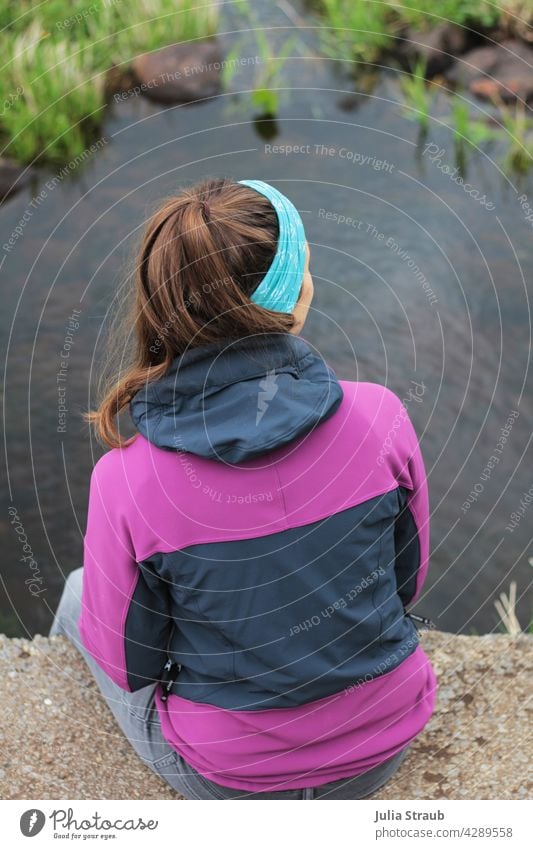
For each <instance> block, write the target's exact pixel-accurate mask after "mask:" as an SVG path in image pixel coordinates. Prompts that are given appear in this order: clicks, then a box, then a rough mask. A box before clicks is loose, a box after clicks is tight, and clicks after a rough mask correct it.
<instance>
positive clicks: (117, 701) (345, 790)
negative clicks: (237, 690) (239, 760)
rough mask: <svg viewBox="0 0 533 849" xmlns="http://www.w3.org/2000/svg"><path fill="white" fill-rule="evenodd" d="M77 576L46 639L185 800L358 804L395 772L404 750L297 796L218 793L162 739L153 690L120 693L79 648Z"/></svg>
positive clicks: (216, 786) (227, 790) (71, 577)
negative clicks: (88, 677) (87, 676)
mask: <svg viewBox="0 0 533 849" xmlns="http://www.w3.org/2000/svg"><path fill="white" fill-rule="evenodd" d="M82 572H83V570H82V569H76V570H75V571H74V572H71V574H70V575H69V577H68V579H67V582H66V584H65V589H64V591H63V595H62V597H61V601H60V603H59V607H58V609H57V613H56V616H55V619H54V623H53V625H52V628H51V630H50V636H54V635H56V634H63V635H64V636H66V637H67V638H68V639H69V640H70V641H71V642H72V643H73V644H74V645H75V646H76V648H77V649H78V651H79V652H80V653H81V654H82V655H83V658H84V660H85V662H86V663H87V666H88V667H89V669H90V671H91V673H92V675H93V677H94V679H95V681H96V683H97V685H98V687H99V688H100V692H101V694H102V696H103V697H104V699H105V701H106V702H107V705H108V707H109V709H110V710H111V712H112V713H113V716H114V717H115V719H116V721H117V722H118V724H119V726H120V728H121V730H122V731H123V733H124V734H125V736H126V737H127V739H128V740H129V742H130V743H131V745H132V746H133V748H134V749H135V751H136V752H137V754H138V755H139V757H140V758H141V760H142V761H144V763H145V764H147V765H148V766H149V767H150V768H151V769H152V770H153V771H154V772H155V773H157V775H159V776H161V778H163V779H164V780H165V781H166V782H167V783H168V784H169V785H170V786H171V787H172V788H173V789H174V790H176V791H177V792H178V793H181V795H182V796H185V798H186V799H363V798H365V797H368V796H370V795H371V794H372V793H375V792H376V791H377V790H378V788H379V787H381V786H382V785H383V784H385V782H386V781H387V780H388V779H389V778H390V777H391V776H392V775H393V774H394V773H395V772H396V770H397V769H398V767H399V765H400V763H401V762H402V760H403V759H404V757H405V755H406V752H407V747H406V748H405V749H402V751H401V752H399V753H398V754H396V755H394V757H392V758H390V759H389V760H387V761H384V762H383V763H381V764H379V766H376V767H374V768H373V769H370V770H368V771H367V772H365V773H364V774H362V775H357V776H356V777H354V778H343V779H341V780H340V781H331V782H329V783H328V784H322V785H320V786H318V787H311V788H307V789H303V790H280V791H276V792H272V793H270V792H264V793H263V792H260V793H251V792H247V791H244V790H235V789H233V788H231V787H223V786H222V785H220V784H216V783H215V782H213V781H210V780H209V779H207V778H204V776H203V775H200V773H198V772H197V771H196V770H195V769H193V767H192V766H190V765H189V764H188V763H186V762H185V761H184V760H183V758H182V757H181V756H180V755H179V754H178V752H176V750H175V749H173V748H172V746H170V745H169V744H168V743H167V741H166V740H165V739H164V737H163V735H162V733H161V725H160V722H159V715H158V712H157V708H156V706H155V702H154V697H155V687H156V685H155V684H153V685H150V686H148V687H143V689H142V690H138V691H137V692H136V693H127V692H125V691H124V690H121V689H120V687H118V686H117V685H116V684H115V683H114V682H113V681H112V680H111V678H109V677H108V676H107V675H106V673H105V672H104V671H103V670H102V669H100V667H99V666H98V664H97V663H96V661H95V660H93V658H92V657H91V656H90V654H88V653H87V651H86V650H85V648H84V647H83V645H82V643H81V640H80V635H79V631H78V618H79V615H80V606H81V605H80V599H81V578H82Z"/></svg>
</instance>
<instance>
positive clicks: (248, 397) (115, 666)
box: [80, 334, 436, 792]
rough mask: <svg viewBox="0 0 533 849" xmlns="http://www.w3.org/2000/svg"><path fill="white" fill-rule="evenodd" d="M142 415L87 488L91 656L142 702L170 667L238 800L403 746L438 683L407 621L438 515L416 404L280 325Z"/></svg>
mask: <svg viewBox="0 0 533 849" xmlns="http://www.w3.org/2000/svg"><path fill="white" fill-rule="evenodd" d="M131 414H132V418H133V421H134V423H135V425H136V428H137V430H138V431H139V433H138V435H137V436H136V438H135V440H134V441H133V442H132V444H130V445H129V446H128V447H126V448H123V449H117V450H112V451H110V452H108V453H107V454H105V455H104V456H103V457H102V458H101V459H100V460H99V462H98V463H97V464H96V466H95V468H94V471H93V474H92V478H91V488H90V501H89V514H88V521H87V531H86V535H85V559H84V578H83V598H82V614H81V619H80V631H81V635H82V639H83V642H84V645H85V647H86V648H87V650H88V651H89V652H90V653H91V655H92V656H93V657H94V658H95V660H96V661H97V662H98V663H99V664H100V666H101V667H102V668H103V669H104V670H105V671H106V672H107V674H108V675H109V676H110V677H111V678H112V679H113V681H115V682H116V683H117V684H118V685H119V686H120V687H122V688H123V689H124V690H127V691H135V690H138V689H140V688H142V687H145V686H148V685H153V684H154V682H161V681H165V679H166V677H168V676H166V671H165V670H166V669H168V667H169V666H170V665H171V664H172V669H173V670H175V671H176V672H177V674H176V675H174V674H173V675H172V676H171V680H170V681H169V683H168V684H167V685H166V686H165V688H164V689H163V687H162V686H158V687H157V694H156V703H157V707H158V711H159V714H160V718H161V727H162V731H163V734H164V736H165V738H166V739H167V740H168V742H169V743H170V744H171V746H173V747H174V748H175V749H176V750H177V751H178V752H179V753H180V754H181V756H182V757H183V758H184V759H185V761H187V762H188V763H189V764H190V765H191V766H193V767H194V768H195V769H196V770H197V771H198V772H200V773H201V774H202V775H204V776H205V777H207V778H209V779H210V780H212V781H215V782H218V783H219V784H222V785H225V786H228V787H234V788H237V789H243V790H248V791H253V792H260V791H262V790H265V791H266V790H270V791H273V790H285V789H290V788H304V787H312V786H316V785H319V784H324V783H326V782H329V781H335V780H338V779H341V778H345V777H348V776H354V775H357V774H359V773H361V772H364V771H366V770H367V769H369V768H371V767H373V766H375V765H377V764H379V763H380V762H381V761H383V760H385V759H387V758H389V757H392V755H394V754H395V753H396V752H398V751H399V750H400V749H402V748H403V747H404V746H406V745H407V744H408V743H409V742H410V741H411V740H412V739H413V738H414V737H415V736H416V735H417V734H419V732H420V731H421V730H422V728H423V727H424V726H425V724H426V723H427V721H428V719H429V717H430V715H431V713H432V710H433V706H434V700H435V691H436V680H435V676H434V673H433V670H432V668H431V665H430V663H429V660H428V658H427V657H426V655H425V653H424V651H423V650H422V648H421V647H420V645H419V641H418V636H417V631H416V628H415V626H414V624H413V622H412V620H411V619H410V617H409V616H408V615H407V614H406V608H407V606H408V605H410V604H411V603H412V602H414V601H415V600H416V599H417V597H418V596H419V594H420V591H421V589H422V585H423V582H424V578H425V576H426V571H427V567H428V547H429V527H428V521H429V515H428V495H427V484H426V477H425V473H424V465H423V461H422V457H421V453H420V449H419V446H418V441H417V438H416V435H415V432H414V430H413V427H412V425H411V423H410V421H409V418H408V416H407V413H406V410H405V407H404V406H403V405H402V403H401V401H400V400H399V399H398V398H397V397H396V396H395V395H394V394H393V393H392V392H390V391H389V390H388V389H386V388H384V387H383V386H378V385H376V384H372V383H355V382H351V381H338V380H337V378H336V377H335V375H334V374H333V372H332V371H331V370H330V369H329V367H328V366H327V365H326V364H325V363H324V362H323V361H322V359H321V358H320V357H319V356H317V354H316V353H315V352H314V351H313V350H312V349H311V347H310V346H309V345H308V344H307V343H306V342H305V340H304V339H302V338H301V337H295V336H292V335H289V334H287V335H285V334H282V335H280V336H278V335H274V336H264V337H261V339H260V340H259V341H258V340H255V341H252V340H242V341H240V342H238V343H233V344H230V343H226V344H225V345H208V346H203V347H199V348H195V349H191V350H189V351H188V352H187V353H186V354H184V355H182V356H181V357H179V358H178V359H177V360H176V361H175V362H174V365H173V367H172V368H171V369H170V371H169V372H168V373H167V374H166V375H165V376H164V378H162V379H160V380H158V381H156V382H152V383H150V384H148V385H147V387H146V389H145V390H142V391H141V392H139V393H138V394H137V395H136V396H135V398H134V399H133V401H132V403H131ZM165 691H168V697H167V698H165Z"/></svg>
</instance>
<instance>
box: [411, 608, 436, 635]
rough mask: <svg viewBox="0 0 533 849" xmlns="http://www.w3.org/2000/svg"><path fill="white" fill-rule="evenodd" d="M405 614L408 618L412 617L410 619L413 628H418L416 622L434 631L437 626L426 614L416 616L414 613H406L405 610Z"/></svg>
mask: <svg viewBox="0 0 533 849" xmlns="http://www.w3.org/2000/svg"><path fill="white" fill-rule="evenodd" d="M405 615H406V616H408V617H409V619H412V621H413V622H414V623H415V628H416V629H417V630H419V629H418V626H417V625H416V623H417V622H419V623H420V625H421V626H422V627H423V628H427V630H428V631H434V630H435V629H436V627H437V626H436V625H435V623H434V622H432V620H431V619H428V618H427V617H426V616H418V615H417V614H416V613H407V611H406V613H405Z"/></svg>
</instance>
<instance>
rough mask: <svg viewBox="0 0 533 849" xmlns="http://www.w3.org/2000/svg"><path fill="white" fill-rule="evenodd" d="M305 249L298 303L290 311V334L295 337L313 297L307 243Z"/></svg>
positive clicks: (303, 322)
mask: <svg viewBox="0 0 533 849" xmlns="http://www.w3.org/2000/svg"><path fill="white" fill-rule="evenodd" d="M305 249H306V259H305V269H304V276H303V279H302V286H301V289H300V295H299V297H298V301H297V302H296V305H295V307H294V309H293V311H292V314H293V316H294V325H293V326H292V328H291V333H294V334H296V335H297V334H298V333H300V331H301V329H302V328H303V326H304V324H305V320H306V318H307V314H308V312H309V307H310V305H311V301H312V300H313V295H314V286H313V278H312V277H311V272H310V271H309V260H310V251H309V244H308V243H307V242H306V246H305Z"/></svg>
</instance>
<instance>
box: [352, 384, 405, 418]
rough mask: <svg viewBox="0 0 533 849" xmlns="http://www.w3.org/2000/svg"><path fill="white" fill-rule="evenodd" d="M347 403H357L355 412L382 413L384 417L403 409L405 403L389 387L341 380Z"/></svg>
mask: <svg viewBox="0 0 533 849" xmlns="http://www.w3.org/2000/svg"><path fill="white" fill-rule="evenodd" d="M339 383H340V385H341V386H342V389H343V393H344V401H345V402H349V403H351V402H355V403H354V410H355V411H359V412H361V411H365V412H366V411H367V410H368V411H370V412H376V411H378V410H379V411H382V412H383V414H384V415H386V414H388V413H390V412H391V411H392V410H394V411H395V412H397V411H398V410H399V409H400V408H401V407H403V401H402V400H401V399H400V398H399V396H398V395H396V393H395V392H393V391H392V389H389V387H388V386H384V385H383V384H381V383H368V382H366V381H357V380H339Z"/></svg>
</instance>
